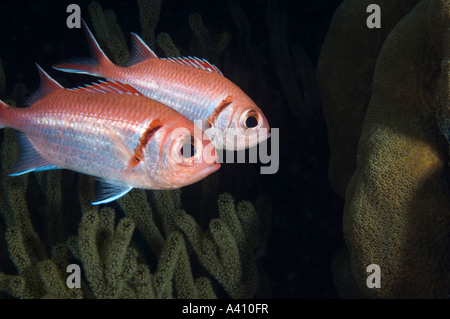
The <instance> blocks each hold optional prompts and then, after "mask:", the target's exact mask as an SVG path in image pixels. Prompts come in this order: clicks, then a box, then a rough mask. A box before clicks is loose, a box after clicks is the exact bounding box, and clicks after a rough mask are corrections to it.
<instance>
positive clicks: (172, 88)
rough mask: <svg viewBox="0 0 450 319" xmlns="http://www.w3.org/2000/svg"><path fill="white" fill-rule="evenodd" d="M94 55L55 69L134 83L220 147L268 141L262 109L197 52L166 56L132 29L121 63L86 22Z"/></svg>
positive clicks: (138, 88)
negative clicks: (111, 56)
mask: <svg viewBox="0 0 450 319" xmlns="http://www.w3.org/2000/svg"><path fill="white" fill-rule="evenodd" d="M83 26H84V28H85V31H86V34H87V37H88V40H89V45H90V49H91V52H92V56H93V59H90V60H85V61H82V60H76V61H74V62H68V63H60V64H57V65H55V66H54V68H56V69H58V70H61V71H66V72H73V73H84V74H90V75H94V76H100V77H103V78H107V79H113V80H119V81H121V82H124V83H128V84H130V85H132V86H133V87H134V88H135V89H137V90H138V91H139V92H141V93H142V94H144V95H145V96H147V97H149V98H151V99H154V100H157V101H159V102H161V103H163V104H166V105H168V106H170V107H171V108H173V109H174V110H176V111H178V112H180V113H181V114H183V115H184V116H186V117H187V118H189V119H190V120H192V121H194V123H196V124H197V123H198V122H196V121H201V124H197V125H198V126H200V127H201V128H202V130H204V131H205V133H206V134H207V135H208V137H209V138H211V141H213V143H214V145H215V146H216V147H217V148H226V149H233V150H239V149H245V148H248V147H252V146H254V145H256V144H258V143H259V142H262V141H264V140H266V139H267V138H268V137H269V136H270V133H269V124H268V122H267V119H266V118H265V116H264V114H263V112H262V111H261V110H260V108H259V107H258V106H257V105H256V104H255V103H254V102H253V101H252V99H250V97H248V96H247V94H245V93H244V92H243V91H242V90H241V89H240V88H239V87H238V86H237V85H235V84H234V83H233V82H231V81H230V80H228V79H227V78H226V77H224V76H223V75H222V73H221V72H220V71H219V69H218V68H217V67H216V66H214V65H212V64H210V63H209V62H207V61H206V60H204V59H199V58H195V57H182V58H163V59H160V58H158V57H157V55H156V54H155V53H154V52H153V51H152V50H151V49H150V48H149V47H148V46H147V45H146V44H145V43H144V41H143V40H142V39H141V38H140V37H139V36H138V35H137V34H134V33H132V52H131V58H130V60H129V61H128V62H127V64H126V65H125V67H120V66H117V65H115V64H113V63H112V62H111V61H110V60H109V59H108V57H107V56H106V55H105V53H104V52H103V51H102V49H101V48H100V46H99V45H98V43H97V41H96V40H95V38H94V36H93V35H92V33H91V31H90V30H89V28H88V27H87V25H86V24H85V23H84V21H83Z"/></svg>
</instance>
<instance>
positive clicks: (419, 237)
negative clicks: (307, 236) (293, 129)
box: [322, 0, 450, 298]
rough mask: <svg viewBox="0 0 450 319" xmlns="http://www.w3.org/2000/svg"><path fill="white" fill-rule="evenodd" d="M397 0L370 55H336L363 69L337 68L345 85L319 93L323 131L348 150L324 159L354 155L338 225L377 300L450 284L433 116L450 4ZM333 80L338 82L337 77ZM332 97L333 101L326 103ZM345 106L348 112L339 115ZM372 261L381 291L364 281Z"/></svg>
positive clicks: (444, 68)
mask: <svg viewBox="0 0 450 319" xmlns="http://www.w3.org/2000/svg"><path fill="white" fill-rule="evenodd" d="M352 3H354V1H345V2H344V4H343V5H342V6H341V8H340V11H339V12H338V16H337V17H339V15H340V14H341V13H342V12H345V13H346V14H349V15H351V14H352V12H353V11H352V10H353V9H352V8H350V4H352ZM395 3H396V4H402V5H401V6H399V7H391V6H392V4H393V2H392V1H383V2H382V3H381V4H380V7H381V8H382V12H383V17H389V16H396V17H397V18H396V19H395V20H396V21H398V23H396V24H395V26H394V27H393V28H392V30H390V32H389V34H388V35H387V37H386V38H385V40H384V42H383V43H382V45H381V49H380V50H379V53H378V52H377V50H372V53H371V54H368V53H367V52H366V53H365V55H362V54H361V57H363V60H364V59H365V58H366V57H367V56H368V57H370V58H369V59H368V60H364V61H361V60H360V59H352V58H347V59H343V61H345V64H346V65H347V66H346V67H347V72H348V73H342V74H343V75H348V74H351V73H357V72H354V70H355V67H354V66H353V65H355V64H356V65H358V64H359V63H362V65H366V67H365V68H362V70H365V72H364V73H362V74H355V75H353V76H343V77H342V79H343V80H342V81H341V80H339V81H338V83H341V84H343V86H348V87H347V89H342V90H340V91H339V90H338V89H337V87H338V86H340V84H324V83H323V84H322V86H324V85H327V89H323V90H322V92H326V93H324V95H325V97H324V101H325V103H324V104H325V105H327V106H326V107H327V108H328V110H326V112H328V116H327V117H328V120H329V121H330V122H332V123H333V124H330V131H331V133H330V134H334V133H333V132H337V131H340V132H341V133H342V134H341V136H340V137H339V138H340V141H337V140H336V139H331V137H330V139H331V140H330V144H332V145H333V144H334V147H335V150H337V152H338V153H339V152H341V154H346V155H345V156H343V155H342V157H340V159H339V160H338V161H336V163H335V164H331V169H332V170H333V169H336V165H338V164H337V163H338V162H340V163H341V165H343V163H344V159H345V158H353V160H352V161H350V163H352V162H354V159H356V160H357V166H356V167H357V168H356V171H355V173H354V174H353V176H352V177H351V181H350V183H349V185H348V188H347V190H346V203H345V209H344V224H343V226H344V227H343V230H344V236H345V240H346V244H347V247H348V250H349V254H350V264H351V270H352V274H353V276H354V278H355V280H356V283H357V285H358V287H359V289H360V292H361V293H362V294H363V295H364V296H369V297H382V298H408V297H409V298H420V297H428V298H431V297H445V296H448V292H449V284H450V282H449V280H448V278H449V273H450V267H449V266H450V264H449V262H450V260H449V256H450V254H449V251H448V247H450V246H449V244H450V242H449V240H450V219H449V217H450V188H449V184H448V183H447V181H446V175H447V172H448V166H447V165H446V164H447V161H448V143H447V141H446V140H445V139H444V138H443V135H442V134H441V133H440V130H439V125H438V121H437V116H436V115H437V113H438V111H439V110H440V109H441V108H448V106H449V103H450V99H449V96H450V95H449V94H450V86H449V83H450V81H449V80H450V66H449V58H450V47H449V44H450V33H449V30H450V28H449V27H450V3H449V2H448V1H445V0H422V1H420V2H419V3H417V4H416V5H415V7H414V8H413V9H412V10H410V11H409V10H405V8H409V7H410V5H411V4H413V3H414V1H409V2H407V1H397V2H395ZM405 5H406V6H405ZM387 8H391V9H392V11H391V10H388V9H387ZM408 11H409V12H408ZM360 15H362V16H364V14H362V13H361V14H360ZM403 15H404V17H403V18H401V19H399V18H400V17H402V16H403ZM335 19H337V18H335ZM388 20H389V19H388ZM383 21H385V20H383ZM392 22H394V20H392ZM335 23H336V21H334V22H333V24H332V27H333V25H334V24H335ZM361 23H364V21H361ZM383 27H385V26H383ZM383 27H382V29H383ZM330 32H331V34H333V32H335V31H330ZM352 34H353V33H352ZM329 36H330V35H329ZM363 36H364V34H362V35H361V34H358V33H356V34H355V37H356V38H355V40H354V43H355V44H356V42H358V41H357V40H358V39H360V40H361V42H362V44H363V47H364V43H365V38H364V37H363ZM360 37H361V38H360ZM359 48H360V46H359V45H353V46H350V47H349V48H348V50H356V52H358V50H359ZM372 49H373V48H372ZM324 50H329V48H326V47H324ZM324 54H330V52H328V53H324ZM350 57H351V56H350ZM375 62H376V63H375ZM322 67H323V65H322ZM337 67H338V68H339V69H341V67H342V66H341V67H340V66H339V65H337ZM356 70H359V67H358V68H356ZM372 70H373V71H372ZM323 71H324V70H322V72H323ZM372 73H373V79H372ZM359 77H361V83H362V85H363V86H364V87H365V89H364V90H361V88H360V87H358V86H356V88H357V89H356V90H355V94H357V95H358V96H355V97H354V99H355V102H354V103H351V104H349V103H346V101H348V100H349V99H350V98H348V97H345V96H344V95H345V92H348V90H353V89H354V88H355V86H354V84H355V80H356V78H358V79H359ZM332 79H334V81H336V77H335V76H332ZM347 81H348V82H347ZM322 82H323V81H322ZM344 83H345V84H344ZM327 90H330V91H328V92H327ZM331 91H334V93H329V92H331ZM327 94H330V95H331V96H332V97H329V96H327ZM352 98H353V97H352ZM330 99H335V101H334V102H333V103H328V101H329V100H330ZM367 103H368V107H367V111H366V112H365V111H364V108H365V105H366V104H367ZM334 107H336V109H334ZM345 108H348V109H349V110H348V113H349V115H348V116H342V117H340V116H339V114H341V115H343V114H344V112H343V110H344V109H345ZM353 112H355V114H356V116H354V117H352V116H353V115H352V113H353ZM364 113H365V115H364ZM344 126H347V127H352V126H358V127H359V128H356V127H355V129H356V131H353V130H352V132H349V131H348V130H345V129H341V128H342V127H344ZM361 128H362V130H361ZM359 130H361V136H360V138H359V143H358V151H357V156H355V153H354V150H353V151H349V149H348V148H349V145H350V144H348V143H349V141H347V140H346V139H347V138H350V136H351V135H352V134H354V138H353V140H352V142H351V143H353V146H352V148H354V147H355V145H354V143H355V138H356V137H357V136H359V134H358V132H357V131H359ZM347 152H348V154H347ZM352 154H353V155H352ZM335 159H336V158H335ZM350 166H351V167H348V171H346V172H343V171H341V173H339V174H340V175H339V176H338V173H334V174H335V176H334V179H335V180H336V181H338V183H340V185H337V184H335V186H336V187H337V189H338V190H340V192H341V193H342V192H344V191H345V188H346V187H345V185H346V183H347V179H348V176H349V175H350V174H351V173H352V172H351V170H353V169H354V167H353V166H354V165H350ZM337 170H339V169H337ZM332 174H333V173H332ZM370 264H377V265H379V266H380V268H381V288H379V289H378V288H372V289H369V288H368V287H367V285H366V279H367V277H368V275H369V273H367V272H366V267H367V266H368V265H370Z"/></svg>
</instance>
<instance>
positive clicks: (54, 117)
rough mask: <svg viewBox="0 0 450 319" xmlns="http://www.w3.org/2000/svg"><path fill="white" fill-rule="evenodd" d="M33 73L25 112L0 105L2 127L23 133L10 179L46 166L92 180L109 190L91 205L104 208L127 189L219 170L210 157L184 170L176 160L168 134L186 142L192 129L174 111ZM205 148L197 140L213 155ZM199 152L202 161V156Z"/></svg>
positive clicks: (119, 89)
mask: <svg viewBox="0 0 450 319" xmlns="http://www.w3.org/2000/svg"><path fill="white" fill-rule="evenodd" d="M39 70H40V75H41V81H42V82H41V88H40V90H39V91H38V92H37V93H36V94H35V95H34V96H33V97H31V99H30V100H29V104H30V106H29V107H27V108H12V107H9V106H7V105H6V104H4V103H3V102H1V103H0V127H5V126H8V127H11V128H14V129H16V130H18V131H20V132H21V133H22V134H23V135H24V136H22V138H21V144H22V148H23V150H24V152H23V153H24V154H25V156H24V158H22V160H21V161H19V163H18V166H17V167H16V169H15V170H14V171H13V175H20V174H22V173H26V172H30V171H39V170H44V169H52V168H66V169H70V170H73V171H76V172H80V173H84V174H89V175H93V176H96V177H98V178H100V179H102V181H103V182H102V183H103V186H104V188H107V189H109V190H108V192H106V193H105V192H103V195H99V199H98V200H97V202H96V203H105V202H108V201H110V200H114V199H116V198H118V197H117V196H119V195H120V196H122V195H123V194H125V193H126V192H128V191H129V190H130V189H132V188H133V187H137V188H145V189H166V188H178V187H181V186H185V185H188V184H191V183H194V182H196V181H198V180H200V179H202V178H203V177H205V176H207V175H209V174H210V173H212V172H214V171H215V170H217V169H218V168H219V166H220V165H219V164H217V163H215V159H216V157H214V156H211V157H213V159H212V160H211V159H208V160H204V161H199V162H198V163H193V162H192V163H190V162H189V165H188V164H186V163H185V162H180V163H178V162H175V161H174V158H173V156H174V155H173V154H178V153H179V149H178V148H176V147H178V144H176V143H175V141H174V140H172V135H171V134H172V133H173V132H174V131H175V130H177V129H180V128H182V129H184V131H183V133H182V134H186V136H189V138H191V136H194V133H195V132H194V129H195V126H194V124H193V123H192V122H191V121H190V120H189V119H187V118H186V117H184V116H182V115H181V114H179V113H178V112H176V111H174V110H173V109H171V108H169V107H167V106H165V105H163V104H161V103H159V102H157V101H154V100H151V99H148V98H146V97H144V96H143V95H141V94H140V93H137V92H136V90H135V89H133V88H132V87H130V86H128V85H125V84H122V83H116V82H111V83H110V82H104V83H100V84H95V85H92V86H88V87H83V88H79V89H64V88H62V87H61V86H60V85H59V84H58V83H56V82H55V81H54V80H53V79H51V78H50V77H49V76H48V75H47V74H46V73H45V72H44V71H43V70H41V69H39ZM177 134H178V133H177ZM175 137H178V135H176V136H175ZM200 143H201V144H200ZM210 144H211V142H210V141H209V140H207V139H204V140H203V141H202V140H201V139H200V140H199V144H197V145H196V147H198V149H199V150H202V149H204V148H206V147H209V149H212V150H213V149H214V148H213V146H212V145H210ZM175 148H176V149H175ZM174 150H175V153H173V151H174ZM177 152H178V153H177ZM197 153H198V154H197V156H200V159H203V158H202V156H204V154H203V152H200V151H199V152H197ZM205 154H206V155H205V159H206V156H207V155H208V154H207V153H205ZM181 160H183V159H181Z"/></svg>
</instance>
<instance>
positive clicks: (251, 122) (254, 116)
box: [242, 110, 259, 129]
mask: <svg viewBox="0 0 450 319" xmlns="http://www.w3.org/2000/svg"><path fill="white" fill-rule="evenodd" d="M242 124H243V126H244V128H245V129H253V128H256V127H258V125H259V123H258V112H257V111H255V110H250V111H248V112H246V113H245V114H244V118H243V123H242Z"/></svg>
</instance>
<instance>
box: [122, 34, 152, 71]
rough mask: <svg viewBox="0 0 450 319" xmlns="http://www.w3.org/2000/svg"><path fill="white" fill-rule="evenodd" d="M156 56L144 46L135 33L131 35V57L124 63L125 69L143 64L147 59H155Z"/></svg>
mask: <svg viewBox="0 0 450 319" xmlns="http://www.w3.org/2000/svg"><path fill="white" fill-rule="evenodd" d="M157 58H158V56H157V55H156V54H155V52H153V51H152V49H150V48H149V47H148V45H147V44H145V42H144V40H142V39H141V37H139V36H138V35H137V34H136V33H133V32H132V33H131V56H130V59H129V60H128V61H127V63H125V67H130V66H133V65H135V64H138V63H141V62H144V61H146V60H149V59H157Z"/></svg>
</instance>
